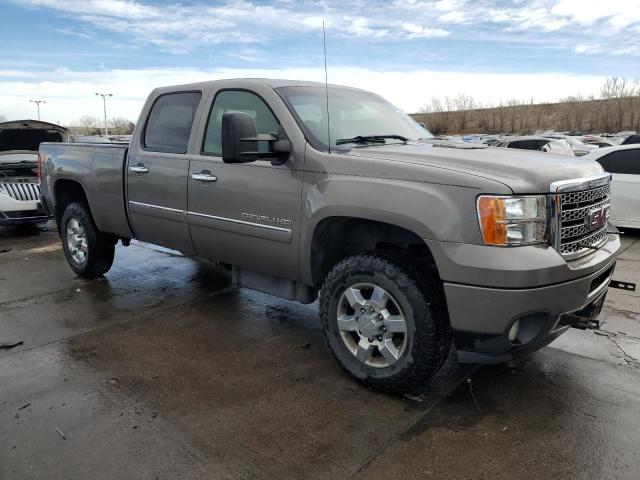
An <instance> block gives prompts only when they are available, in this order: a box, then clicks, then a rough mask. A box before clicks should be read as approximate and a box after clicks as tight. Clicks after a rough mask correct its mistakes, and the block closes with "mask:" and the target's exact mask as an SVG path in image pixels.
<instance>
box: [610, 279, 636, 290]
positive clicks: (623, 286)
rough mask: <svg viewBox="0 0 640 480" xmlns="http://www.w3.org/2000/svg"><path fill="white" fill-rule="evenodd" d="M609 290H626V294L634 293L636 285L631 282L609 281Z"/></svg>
mask: <svg viewBox="0 0 640 480" xmlns="http://www.w3.org/2000/svg"><path fill="white" fill-rule="evenodd" d="M609 288H617V289H620V290H626V291H627V292H635V291H636V284H635V283H631V282H621V281H620V280H611V281H610V282H609Z"/></svg>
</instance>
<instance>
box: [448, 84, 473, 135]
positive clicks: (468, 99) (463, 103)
mask: <svg viewBox="0 0 640 480" xmlns="http://www.w3.org/2000/svg"><path fill="white" fill-rule="evenodd" d="M453 105H454V106H455V109H456V110H457V111H459V112H460V114H459V115H458V117H459V122H460V123H459V126H460V132H464V131H465V129H466V128H467V122H468V119H469V113H470V112H469V111H470V110H473V109H474V108H475V106H476V102H475V100H474V99H473V97H472V96H471V95H467V94H466V93H459V94H458V96H457V97H456V98H454V99H453Z"/></svg>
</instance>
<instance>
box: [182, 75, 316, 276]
mask: <svg viewBox="0 0 640 480" xmlns="http://www.w3.org/2000/svg"><path fill="white" fill-rule="evenodd" d="M263 96H264V97H263ZM214 97H215V98H214V100H213V102H212V107H211V109H210V111H209V112H208V114H205V118H206V123H205V124H204V125H205V126H204V128H201V131H202V137H203V141H202V142H201V144H200V145H199V147H200V151H199V154H197V155H194V156H193V157H192V160H191V166H190V171H189V179H188V182H189V213H188V219H189V225H190V229H191V237H192V241H193V244H194V247H195V250H196V253H197V255H198V256H199V257H202V258H205V259H209V260H211V261H215V262H225V263H229V264H231V265H235V266H238V267H243V268H246V269H248V270H252V271H257V272H263V273H268V274H270V275H272V276H276V277H283V278H292V279H297V278H298V277H299V268H298V253H297V245H298V233H299V226H300V208H301V205H300V204H301V192H302V164H303V162H304V148H302V149H301V150H300V151H296V150H295V148H294V151H292V152H291V154H290V156H289V158H288V160H287V162H286V163H284V164H283V165H278V166H274V165H272V164H271V161H270V159H267V158H264V159H258V160H257V161H256V162H253V163H244V164H238V163H224V162H223V161H222V150H221V125H222V115H223V114H224V113H225V112H227V111H240V112H245V113H248V114H249V115H251V116H252V117H253V118H254V119H255V121H256V128H257V132H258V133H259V134H260V133H264V134H266V133H273V134H276V135H278V136H279V137H280V138H284V136H286V131H285V127H286V125H285V126H283V124H282V122H281V121H280V120H279V118H278V115H277V111H276V108H273V109H272V107H278V108H280V109H281V111H280V115H281V117H284V116H285V115H284V109H285V108H286V107H284V104H282V101H281V100H280V99H279V97H277V94H276V93H275V92H274V91H273V89H270V88H264V87H263V88H262V90H261V93H260V94H259V93H258V92H257V91H251V90H240V89H222V90H219V91H217V92H215V95H214ZM266 97H269V98H270V103H267V99H266ZM287 120H288V117H287ZM288 138H291V137H288ZM292 144H293V145H296V144H297V145H299V142H292Z"/></svg>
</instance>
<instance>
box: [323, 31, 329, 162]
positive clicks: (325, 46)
mask: <svg viewBox="0 0 640 480" xmlns="http://www.w3.org/2000/svg"><path fill="white" fill-rule="evenodd" d="M322 46H323V48H324V89H325V94H326V97H327V143H328V147H329V153H331V126H330V125H331V122H330V118H329V79H328V76H327V34H326V32H325V29H324V20H323V21H322Z"/></svg>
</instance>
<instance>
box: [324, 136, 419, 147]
mask: <svg viewBox="0 0 640 480" xmlns="http://www.w3.org/2000/svg"><path fill="white" fill-rule="evenodd" d="M386 139H391V140H402V141H403V142H406V141H408V140H409V139H408V138H407V137H403V136H402V135H358V136H357V137H352V138H339V139H338V140H336V145H344V144H345V143H386V141H385V140H386Z"/></svg>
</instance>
